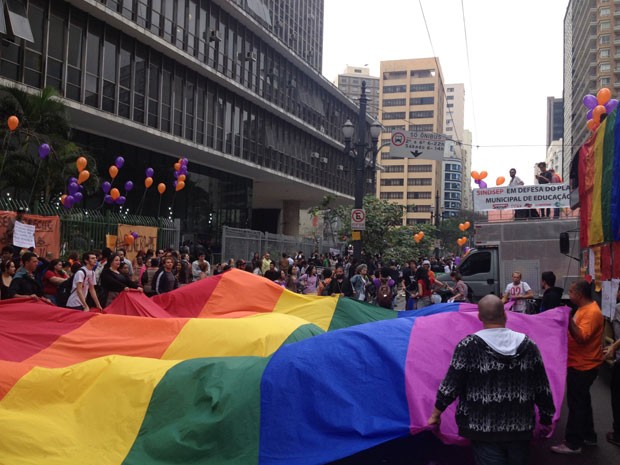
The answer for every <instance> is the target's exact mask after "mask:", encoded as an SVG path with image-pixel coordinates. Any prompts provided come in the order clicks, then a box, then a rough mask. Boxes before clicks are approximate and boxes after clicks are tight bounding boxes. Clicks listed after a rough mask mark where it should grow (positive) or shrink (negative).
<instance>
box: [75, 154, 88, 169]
mask: <svg viewBox="0 0 620 465" xmlns="http://www.w3.org/2000/svg"><path fill="white" fill-rule="evenodd" d="M86 165H88V160H87V159H86V158H85V157H79V158H78V159H77V160H75V166H77V170H78V173H81V172H82V171H84V168H86Z"/></svg>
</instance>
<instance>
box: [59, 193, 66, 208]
mask: <svg viewBox="0 0 620 465" xmlns="http://www.w3.org/2000/svg"><path fill="white" fill-rule="evenodd" d="M66 198H67V194H62V195H61V196H60V203H61V204H63V205H64V204H65V199H66Z"/></svg>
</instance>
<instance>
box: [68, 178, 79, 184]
mask: <svg viewBox="0 0 620 465" xmlns="http://www.w3.org/2000/svg"><path fill="white" fill-rule="evenodd" d="M72 182H74V183H76V184H77V183H78V179H77V178H74V177H73V176H72V177H70V178H69V180H68V181H67V185H69V184H71V183H72Z"/></svg>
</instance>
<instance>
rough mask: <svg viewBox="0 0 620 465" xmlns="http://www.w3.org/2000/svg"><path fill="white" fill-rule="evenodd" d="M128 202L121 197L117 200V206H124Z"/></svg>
mask: <svg viewBox="0 0 620 465" xmlns="http://www.w3.org/2000/svg"><path fill="white" fill-rule="evenodd" d="M126 201H127V198H126V197H125V196H124V195H121V196H120V197H119V198H118V199H116V204H117V205H123V204H124V203H125V202H126Z"/></svg>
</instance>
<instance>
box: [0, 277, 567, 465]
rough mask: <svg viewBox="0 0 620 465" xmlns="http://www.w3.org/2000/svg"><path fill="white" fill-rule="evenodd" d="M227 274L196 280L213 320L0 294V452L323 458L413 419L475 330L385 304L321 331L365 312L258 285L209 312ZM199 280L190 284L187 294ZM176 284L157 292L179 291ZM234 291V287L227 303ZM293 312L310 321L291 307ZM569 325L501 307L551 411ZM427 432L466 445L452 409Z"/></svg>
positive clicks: (457, 316)
mask: <svg viewBox="0 0 620 465" xmlns="http://www.w3.org/2000/svg"><path fill="white" fill-rule="evenodd" d="M239 273H242V272H239ZM234 276H235V274H234V273H231V274H228V273H227V274H225V275H224V276H222V277H221V278H219V279H217V280H213V281H212V282H210V283H204V284H203V286H204V287H209V286H211V290H210V291H208V292H205V293H206V294H209V298H208V299H207V302H206V303H205V302H203V303H202V307H201V308H202V310H201V312H202V311H204V310H205V308H207V309H208V312H213V313H216V314H217V317H213V316H209V317H206V316H205V315H202V314H200V316H203V317H202V318H179V317H167V318H153V317H144V316H127V315H114V314H109V315H107V314H89V313H82V312H75V311H71V310H65V309H59V308H56V307H52V306H49V305H46V304H42V303H31V302H29V301H27V300H23V301H20V300H16V301H8V302H2V303H0V463H2V464H5V463H6V464H11V465H25V464H33V463H45V464H46V465H61V464H62V465H73V464H75V465H77V464H80V465H82V464H85V463H97V464H98V465H125V464H127V465H129V464H136V465H138V464H140V465H143V464H145V463H148V464H161V465H172V464H180V463H208V464H210V465H211V464H216V465H237V464H239V465H240V464H243V465H252V464H257V465H276V464H308V465H310V464H319V463H327V462H330V461H334V460H337V459H340V458H343V457H347V456H349V455H351V454H354V453H356V452H360V451H362V450H365V449H368V448H370V447H373V446H375V445H378V444H382V443H384V442H386V441H390V440H392V439H396V438H402V437H405V436H408V435H410V434H415V433H417V432H420V431H423V430H425V429H426V419H427V418H428V416H429V415H430V412H431V410H432V408H433V405H434V399H435V393H436V390H437V387H438V386H439V383H440V381H441V379H442V378H443V376H444V375H445V373H446V371H447V369H448V366H449V363H450V359H451V356H452V352H453V350H454V347H455V346H456V344H457V343H458V341H459V340H460V339H461V338H463V337H464V336H466V335H467V334H470V333H472V332H475V331H477V330H479V329H481V323H480V322H479V320H478V318H477V314H476V313H475V312H473V311H472V310H474V309H475V306H473V305H464V304H440V305H435V306H431V307H428V308H426V309H424V311H423V312H422V311H420V312H417V313H413V314H414V315H416V316H412V313H411V312H391V313H392V314H393V315H394V316H396V315H398V316H401V315H403V317H400V318H395V317H393V318H390V319H387V318H379V317H376V318H375V320H376V321H373V322H370V323H367V324H354V325H349V327H343V328H342V329H338V330H330V331H329V332H324V329H325V328H327V329H333V328H332V327H333V326H336V325H344V323H343V322H347V321H352V320H353V316H352V315H348V313H349V312H353V311H355V310H358V311H359V314H360V315H362V317H360V318H358V320H363V319H366V318H368V315H366V314H365V313H364V312H365V310H366V307H367V306H366V305H363V304H360V303H358V302H355V301H352V300H350V299H340V298H318V297H317V298H316V299H310V300H309V301H308V300H307V299H306V298H305V297H303V296H302V297H303V300H302V301H300V302H301V303H299V304H298V305H297V308H294V307H295V304H294V299H293V298H292V297H290V296H287V297H283V294H282V293H280V295H279V297H278V298H274V295H275V294H274V295H272V294H269V293H267V294H266V295H260V296H255V298H254V299H252V300H253V305H252V306H251V308H249V309H248V310H247V311H246V313H245V314H244V315H242V314H243V313H244V312H243V311H242V310H241V307H240V306H239V305H233V304H230V303H229V305H230V308H231V309H233V310H232V313H231V314H228V313H226V312H225V311H217V307H215V306H212V305H214V304H213V302H212V301H211V299H214V298H216V297H217V296H218V295H220V294H218V289H220V285H221V284H222V283H226V282H227V280H228V279H229V277H234ZM237 276H239V275H238V274H237ZM260 279H262V278H260ZM209 281H210V280H209ZM213 283H215V285H214V284H213ZM198 284H200V283H198ZM244 285H245V283H243V282H242V283H241V286H242V287H243V286H244ZM190 287H191V286H187V288H186V289H189V288H190ZM200 287H201V286H198V285H196V286H194V288H193V289H194V290H193V292H192V294H193V297H192V298H193V299H195V304H196V305H200V301H201V299H199V298H197V297H196V294H198V293H199V292H198V291H199V288H200ZM267 288H268V289H271V285H270V284H268V287H267ZM222 289H226V290H231V289H232V283H230V284H229V287H223V288H222ZM220 290H221V289H220ZM181 291H183V289H181V290H180V291H178V292H177V293H176V294H174V293H172V294H171V295H170V296H169V299H171V300H170V301H173V300H174V299H180V300H179V301H181V300H183V299H189V298H190V296H185V297H179V294H181ZM238 294H239V288H238V289H237V293H236V294H228V298H229V300H232V301H234V300H235V298H236V297H237V296H238ZM127 296H129V297H127ZM127 296H126V297H127V298H129V299H133V298H137V296H136V295H134V294H133V293H127ZM142 297H143V296H142ZM217 298H219V297H217ZM283 298H284V299H289V300H288V302H289V307H286V306H285V305H284V304H283V303H282V301H281V299H283ZM159 300H163V299H159ZM240 300H241V299H240ZM345 301H348V302H346V303H345ZM208 302H211V305H206V304H208ZM257 302H262V303H263V305H265V302H270V303H271V306H269V307H267V306H263V307H261V306H259V305H258V304H257ZM291 302H292V303H291ZM309 302H312V305H316V306H317V308H316V309H314V308H312V305H311V304H310V303H309ZM153 303H155V302H153ZM127 305H129V304H127ZM205 305H206V307H205ZM340 305H343V307H342V308H341V309H340V308H338V307H339V306H340ZM347 306H350V307H347ZM195 308H198V307H195ZM195 308H194V309H192V308H189V307H188V308H186V309H180V310H179V313H183V312H193V311H195ZM276 309H278V310H276ZM371 309H375V310H380V309H377V308H376V307H371ZM160 310H161V304H160ZM166 310H167V311H168V312H170V311H171V310H173V309H172V308H171V307H170V308H169V307H166ZM131 311H133V310H129V311H128V312H126V313H130V312H131ZM369 311H370V310H369ZM304 312H305V314H306V315H308V316H309V317H312V318H314V319H315V320H316V321H310V320H308V319H304V318H300V317H299V316H298V315H295V313H297V314H302V313H304ZM154 313H156V311H155V312H154ZM339 314H340V315H341V316H338V315H339ZM378 315H383V313H382V312H380V311H379V313H378ZM151 316H152V315H151ZM567 321H568V309H566V308H560V309H554V310H551V311H548V312H545V313H543V314H540V315H534V316H530V315H521V314H515V313H510V314H509V317H508V327H511V328H513V329H515V330H517V331H522V332H525V333H526V334H528V336H530V337H531V338H532V339H533V340H534V341H535V342H536V343H537V344H538V346H539V348H540V350H541V353H542V356H543V359H544V361H545V365H546V369H547V373H548V376H549V379H550V382H551V386H552V390H553V396H554V400H555V404H556V409H557V411H558V412H559V411H560V406H561V403H562V399H563V395H564V378H565V374H566V346H567V333H566V327H567ZM317 323H321V325H322V326H323V327H321V325H319V324H317ZM558 415H559V413H558ZM556 420H557V415H556ZM437 434H438V435H439V437H440V438H441V439H442V440H443V441H445V442H447V443H462V442H463V440H462V438H460V437H459V436H458V432H457V428H456V424H455V422H454V410H453V409H451V410H449V411H448V412H447V413H446V414H445V415H444V418H443V422H442V425H441V430H440V431H439V432H437Z"/></svg>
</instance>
